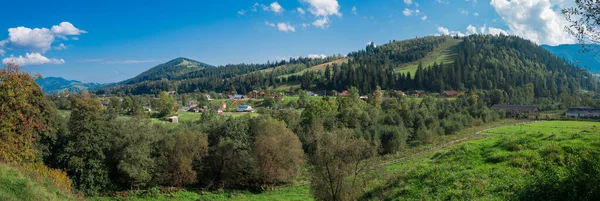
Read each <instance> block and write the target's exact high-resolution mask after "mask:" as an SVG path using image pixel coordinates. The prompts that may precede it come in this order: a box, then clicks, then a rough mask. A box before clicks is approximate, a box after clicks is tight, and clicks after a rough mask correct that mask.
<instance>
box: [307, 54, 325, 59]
mask: <svg viewBox="0 0 600 201" xmlns="http://www.w3.org/2000/svg"><path fill="white" fill-rule="evenodd" d="M308 58H311V59H317V58H319V59H325V58H327V55H324V54H309V55H308Z"/></svg>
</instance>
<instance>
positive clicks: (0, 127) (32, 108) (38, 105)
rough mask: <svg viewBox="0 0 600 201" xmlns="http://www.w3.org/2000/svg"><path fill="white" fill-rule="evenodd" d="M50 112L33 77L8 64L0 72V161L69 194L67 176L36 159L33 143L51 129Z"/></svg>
mask: <svg viewBox="0 0 600 201" xmlns="http://www.w3.org/2000/svg"><path fill="white" fill-rule="evenodd" d="M53 110H54V108H53V107H52V106H51V105H50V104H49V103H48V102H47V101H46V99H45V97H44V94H43V93H42V90H41V89H40V87H39V86H38V85H37V84H36V83H35V78H34V77H33V76H31V75H29V74H28V73H25V72H21V71H20V70H19V66H17V65H12V64H8V65H6V66H5V67H4V68H3V69H2V70H1V71H0V162H2V163H7V164H11V165H12V166H16V167H17V168H19V169H20V170H21V171H22V172H25V173H27V174H29V175H30V176H32V177H34V178H36V179H37V180H39V181H44V182H47V183H51V184H53V185H54V186H55V187H56V189H58V190H60V191H62V192H66V193H70V192H71V180H70V179H69V177H68V176H67V174H66V173H65V172H64V171H61V170H57V169H52V168H49V167H47V166H46V165H44V164H43V163H41V162H39V161H38V160H37V159H38V152H39V151H38V150H37V149H36V144H35V143H36V140H38V139H39V138H41V137H43V136H44V135H45V134H46V133H47V132H46V131H48V130H51V129H52V128H50V125H51V123H52V114H53Z"/></svg>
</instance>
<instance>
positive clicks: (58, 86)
mask: <svg viewBox="0 0 600 201" xmlns="http://www.w3.org/2000/svg"><path fill="white" fill-rule="evenodd" d="M35 82H36V83H37V84H38V85H40V87H41V88H42V91H43V92H44V93H56V92H59V91H64V90H65V89H66V90H69V92H80V91H83V90H92V89H96V88H98V87H101V86H103V84H98V83H83V82H80V81H76V80H66V79H64V78H61V77H45V78H38V79H36V80H35Z"/></svg>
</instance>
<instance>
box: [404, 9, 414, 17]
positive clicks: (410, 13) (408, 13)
mask: <svg viewBox="0 0 600 201" xmlns="http://www.w3.org/2000/svg"><path fill="white" fill-rule="evenodd" d="M412 13H413V11H412V10H411V9H408V8H405V9H404V11H402V14H404V16H411V15H412Z"/></svg>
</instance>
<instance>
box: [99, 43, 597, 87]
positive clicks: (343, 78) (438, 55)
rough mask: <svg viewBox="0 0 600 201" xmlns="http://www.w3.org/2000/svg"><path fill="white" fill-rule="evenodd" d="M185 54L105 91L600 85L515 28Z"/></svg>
mask: <svg viewBox="0 0 600 201" xmlns="http://www.w3.org/2000/svg"><path fill="white" fill-rule="evenodd" d="M180 62H181V61H180V60H174V61H172V62H169V63H167V64H163V65H160V66H158V67H155V68H153V69H151V70H149V71H148V72H145V73H143V74H141V75H139V76H137V77H136V78H134V79H131V80H129V81H126V82H124V83H121V84H120V85H117V86H114V87H113V86H110V87H103V89H101V90H98V91H97V93H100V94H104V93H120V92H122V93H126V94H128V93H132V94H156V93H158V92H160V91H170V90H177V91H178V92H179V93H189V92H193V91H195V90H200V91H202V90H207V91H216V92H236V93H242V94H246V93H248V92H250V91H252V90H264V89H267V88H272V89H281V90H286V89H290V86H298V85H300V86H299V87H300V88H302V89H304V90H319V91H325V90H337V91H340V90H347V89H349V88H350V87H352V86H358V87H359V88H360V89H359V90H360V93H362V94H367V93H370V92H372V91H373V90H375V88H376V87H377V86H379V87H381V88H382V89H384V90H390V89H391V90H426V91H431V92H433V91H435V92H437V91H441V90H460V91H465V90H471V89H485V90H488V89H501V90H504V91H510V90H512V89H511V87H512V88H513V89H514V88H515V87H525V86H527V85H528V84H532V85H533V90H534V92H535V97H549V98H557V97H558V96H560V95H562V94H568V93H571V92H573V91H579V89H584V90H589V91H595V90H596V89H597V87H598V80H597V79H596V78H595V77H594V76H592V75H591V74H590V73H589V72H587V71H586V70H584V69H581V68H578V67H577V66H576V65H574V64H572V63H570V62H567V61H565V60H563V59H562V58H560V57H557V56H555V55H554V54H552V53H550V52H548V51H547V50H546V49H544V48H542V47H541V46H539V45H536V44H534V43H532V42H531V41H528V40H525V39H522V38H518V37H514V36H492V35H472V36H467V37H450V36H428V37H423V38H414V39H410V40H404V41H391V42H390V43H388V44H384V45H381V46H375V45H374V44H370V45H368V46H366V48H365V49H363V50H359V51H356V52H351V53H349V54H348V55H347V56H346V57H329V58H326V59H308V58H298V59H295V58H292V59H290V60H289V61H281V62H275V63H270V62H269V63H267V64H237V65H227V66H222V67H219V68H210V69H204V70H197V69H196V70H194V68H192V69H191V70H190V69H187V68H184V69H183V70H181V66H182V65H179V66H180V67H179V68H168V66H177V65H178V64H179V63H180ZM419 63H421V64H422V68H421V69H419V67H418V66H419ZM322 64H325V65H322ZM327 64H331V65H327ZM441 64H443V65H441ZM327 66H330V68H327ZM172 69H176V70H172ZM163 78H166V79H167V80H165V79H163ZM161 79H162V80H161Z"/></svg>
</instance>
